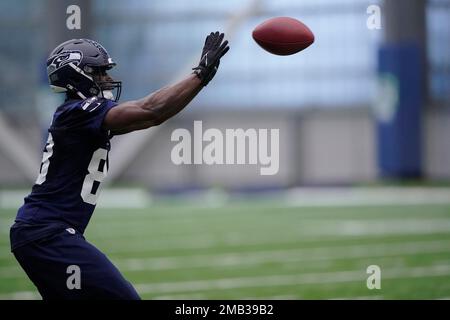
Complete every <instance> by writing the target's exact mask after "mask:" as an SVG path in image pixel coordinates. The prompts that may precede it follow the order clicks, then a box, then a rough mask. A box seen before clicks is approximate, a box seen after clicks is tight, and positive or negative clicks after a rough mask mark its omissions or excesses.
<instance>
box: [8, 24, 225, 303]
mask: <svg viewBox="0 0 450 320" xmlns="http://www.w3.org/2000/svg"><path fill="white" fill-rule="evenodd" d="M228 50H229V46H228V41H226V40H225V41H224V34H223V33H219V32H214V33H211V34H210V35H208V36H207V37H206V41H205V44H204V47H203V52H202V54H201V59H200V62H199V64H198V66H197V67H195V68H193V73H192V74H191V75H189V76H188V77H187V78H185V79H184V80H182V81H180V82H178V83H176V84H174V85H171V86H167V87H164V88H162V89H160V90H158V91H156V92H154V93H152V94H150V95H148V96H146V97H144V98H142V99H139V100H133V101H126V102H122V103H118V102H117V101H118V100H119V97H120V90H121V82H120V81H115V80H113V79H112V78H111V77H110V76H109V75H108V70H110V69H111V68H113V67H114V66H115V65H116V64H115V63H114V61H113V60H112V59H111V57H110V56H109V54H108V52H107V51H106V50H105V48H104V47H103V46H101V45H100V44H99V43H98V42H95V41H92V40H89V39H73V40H69V41H67V42H64V43H62V44H60V45H59V46H58V47H56V48H55V49H54V50H53V52H52V53H51V54H50V56H49V58H48V60H47V72H48V77H49V82H50V86H51V87H52V88H53V89H54V91H56V92H65V93H66V100H65V102H64V103H63V104H62V105H61V106H59V107H58V108H57V109H56V112H55V113H54V116H53V120H52V123H51V125H50V128H49V129H48V139H47V143H46V145H45V147H44V151H43V159H42V163H41V167H40V171H39V176H38V178H37V180H36V183H35V184H34V186H33V188H32V191H31V193H30V194H29V195H28V196H27V197H26V198H25V200H24V204H23V206H22V207H21V208H20V209H19V210H18V213H17V217H16V219H15V223H14V225H13V226H12V227H11V231H10V239H11V250H12V252H13V253H14V256H15V257H16V259H17V261H18V262H19V263H20V265H21V266H22V268H23V269H24V271H25V272H26V274H27V275H28V277H29V278H30V279H31V281H32V282H33V283H34V284H35V286H36V287H37V289H38V290H39V293H40V294H41V295H42V298H43V299H130V300H131V299H139V295H138V294H137V292H136V290H135V289H134V288H133V286H132V285H131V284H130V283H129V282H128V281H127V280H125V278H124V277H123V276H122V275H121V273H120V272H119V270H118V269H117V268H116V267H115V266H114V265H113V264H112V263H111V262H110V261H109V260H108V258H107V257H106V256H105V255H104V254H103V253H102V252H100V251H99V250H98V249H97V248H96V247H94V246H93V245H92V244H90V243H89V242H88V241H86V239H85V238H84V236H83V233H84V231H85V229H86V226H87V225H88V223H89V219H90V218H91V215H92V213H93V211H94V209H95V205H96V203H97V199H98V196H99V190H100V185H101V183H102V181H103V179H104V178H105V176H106V174H107V172H108V167H109V164H108V151H109V150H110V139H111V137H113V136H114V135H119V134H125V133H128V132H132V131H136V130H141V129H146V128H150V127H152V126H157V125H159V124H161V123H163V122H164V121H166V120H167V119H169V118H171V117H172V116H174V115H175V114H177V113H178V112H180V111H181V110H183V108H185V107H186V106H187V105H188V104H189V102H190V101H191V100H192V99H193V98H194V97H195V96H196V95H197V94H198V93H199V92H200V91H201V90H202V88H203V87H205V86H206V85H207V84H208V83H209V82H210V81H211V80H212V79H213V77H214V75H215V74H216V72H217V69H218V67H219V63H220V59H221V58H222V57H223V55H225V54H226V53H227V51H228ZM114 92H115V93H116V94H115V95H114ZM72 275H73V276H76V275H78V276H79V279H78V281H77V280H76V279H74V278H71V276H72Z"/></svg>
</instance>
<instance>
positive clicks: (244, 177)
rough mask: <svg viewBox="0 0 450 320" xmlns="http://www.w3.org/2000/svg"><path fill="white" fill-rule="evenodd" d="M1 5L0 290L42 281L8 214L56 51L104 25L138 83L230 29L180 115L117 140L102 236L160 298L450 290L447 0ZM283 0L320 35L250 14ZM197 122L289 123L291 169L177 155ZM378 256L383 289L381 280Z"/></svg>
mask: <svg viewBox="0 0 450 320" xmlns="http://www.w3.org/2000/svg"><path fill="white" fill-rule="evenodd" d="M70 5H77V6H78V7H79V8H80V10H81V29H80V30H76V29H75V30H69V29H68V28H67V26H66V22H67V19H70V16H71V11H69V13H67V9H68V7H69V6H70ZM377 8H379V9H380V11H379V12H378V11H377ZM378 13H379V17H380V19H381V20H380V23H381V24H380V25H379V26H378V27H373V23H372V24H370V23H369V24H368V20H369V21H372V22H373V21H376V20H377V14H378ZM0 16H1V19H0V26H1V27H0V84H1V85H0V218H1V220H0V228H1V229H0V231H1V241H0V245H1V246H2V247H1V249H0V297H2V298H5V299H11V298H38V297H39V296H38V295H37V293H36V292H35V291H34V289H33V286H32V284H31V283H30V282H29V280H27V278H26V276H25V275H24V274H23V272H22V271H21V270H20V269H19V268H18V266H17V265H16V263H15V261H14V260H13V258H12V256H11V254H10V253H9V248H8V245H9V243H8V232H9V226H10V225H11V223H12V221H13V218H14V215H15V211H16V209H17V208H18V206H20V205H21V202H22V199H23V197H24V196H25V195H26V194H27V193H28V192H29V190H30V188H31V185H32V183H33V182H34V180H35V179H36V177H37V172H38V169H39V165H40V160H41V157H42V147H43V142H44V141H45V140H46V132H47V131H46V130H47V127H48V124H49V123H50V121H51V117H52V114H53V112H54V109H55V108H56V107H57V106H58V104H59V103H60V102H61V101H62V100H63V96H61V95H57V94H54V93H52V92H51V90H50V88H49V87H48V83H47V77H46V71H45V61H46V58H47V56H48V54H49V52H50V51H51V50H52V49H53V48H54V47H55V46H56V45H58V44H59V43H61V42H63V41H65V40H68V39H71V38H77V37H87V38H92V39H94V40H97V41H99V42H100V43H102V44H103V45H104V46H105V47H106V49H107V50H108V51H109V53H110V55H111V56H112V57H113V59H114V60H115V61H116V62H117V67H116V68H115V69H114V70H113V71H112V75H113V77H115V78H117V79H120V80H122V81H123V90H122V98H121V100H122V101H125V100H129V99H137V98H140V97H142V96H144V95H147V94H148V93H150V92H152V91H154V90H156V89H158V88H160V87H162V86H164V85H166V84H169V83H173V82H174V81H176V80H177V79H180V77H183V76H184V75H187V74H188V73H189V72H190V68H192V67H193V66H195V65H196V64H197V62H198V59H199V58H200V57H199V56H200V51H201V48H202V45H203V41H204V38H205V36H206V35H207V34H208V33H209V32H211V31H215V30H221V31H224V32H225V33H226V35H227V37H228V39H229V41H230V45H231V50H230V52H229V54H227V56H226V57H225V58H224V59H223V61H222V62H221V66H220V70H219V72H218V74H217V76H216V78H215V79H214V81H213V82H212V83H211V84H210V85H209V86H208V87H207V88H206V89H205V90H204V91H203V92H202V93H201V94H200V95H199V96H198V97H197V98H196V99H195V100H194V101H193V102H192V103H191V104H190V106H189V107H187V108H186V110H184V111H183V112H182V113H181V114H179V115H177V116H176V117H175V118H173V119H171V120H170V121H168V122H167V123H165V124H163V125H161V126H160V127H157V128H153V129H151V130H148V131H146V132H137V133H132V134H129V135H126V136H121V137H115V138H114V139H113V140H112V154H111V157H110V159H111V166H110V171H109V176H108V181H107V183H106V184H107V185H108V187H107V188H105V189H106V190H104V192H103V194H102V197H100V208H99V210H97V211H98V212H97V213H96V215H94V218H93V220H92V223H91V226H90V227H89V228H88V238H89V239H91V240H92V242H93V243H94V244H96V245H98V246H99V248H100V249H102V250H103V251H105V252H106V253H107V254H108V256H110V257H111V259H112V260H113V261H114V262H115V263H116V264H117V265H118V266H119V268H120V269H121V270H123V272H124V273H125V274H126V276H127V277H128V278H129V279H130V280H131V281H132V282H133V283H134V284H136V285H137V289H138V291H139V292H140V293H141V294H142V295H143V297H144V298H169V299H171V298H231V299H244V298H284V299H290V298H292V299H303V298H306V299H309V298H319V299H322V298H325V299H331V298H445V297H449V296H450V283H449V282H448V281H442V280H443V279H445V277H448V276H450V188H449V186H450V184H449V181H450V41H449V40H450V1H449V0H428V1H426V0H384V1H382V0H378V1H377V0H367V1H366V0H337V1H336V0H314V1H313V0H277V1H275V0H249V1H242V0H239V1H237V0H227V1H225V0H219V1H206V0H191V1H185V0H152V1H143V0H130V1H116V0H109V1H106V0H92V1H89V0H81V1H66V0H63V1H61V0H59V1H57V0H38V1H36V0H33V1H31V0H22V1H12V0H6V1H2V2H1V3H0ZM274 16H290V17H294V18H297V19H299V20H301V21H302V22H304V23H305V24H306V25H307V26H309V27H310V29H311V30H312V31H313V33H314V34H315V43H314V44H313V45H312V46H311V47H309V48H308V49H307V50H305V51H304V52H301V53H299V54H296V55H292V56H287V57H280V56H274V55H271V54H269V53H267V52H265V51H263V50H262V49H261V48H260V47H259V46H258V45H257V44H256V43H255V42H254V41H253V39H252V38H251V32H252V30H253V29H254V28H255V26H256V25H258V24H259V23H261V22H262V21H264V20H266V19H268V18H271V17H274ZM374 19H375V20H374ZM370 26H372V27H370ZM194 120H202V121H203V129H204V130H206V129H207V128H218V129H220V130H225V129H226V128H231V129H233V128H243V129H248V128H255V129H279V130H280V155H279V156H280V170H279V173H278V174H276V175H272V176H261V175H260V174H259V167H258V166H256V165H210V166H208V165H179V166H177V165H175V164H173V163H172V161H171V159H170V153H171V150H172V148H173V146H174V145H175V143H174V142H172V141H171V139H170V137H171V134H172V132H173V130H175V129H177V128H186V129H188V130H189V131H191V132H192V130H193V121H194ZM373 264H375V265H379V266H380V267H381V270H386V279H387V280H386V286H383V287H382V289H381V290H369V289H367V287H366V282H365V281H366V280H365V279H366V277H367V274H366V267H367V266H369V265H373ZM447 279H448V278H447Z"/></svg>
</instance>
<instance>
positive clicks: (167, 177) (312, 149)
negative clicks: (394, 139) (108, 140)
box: [0, 108, 450, 188]
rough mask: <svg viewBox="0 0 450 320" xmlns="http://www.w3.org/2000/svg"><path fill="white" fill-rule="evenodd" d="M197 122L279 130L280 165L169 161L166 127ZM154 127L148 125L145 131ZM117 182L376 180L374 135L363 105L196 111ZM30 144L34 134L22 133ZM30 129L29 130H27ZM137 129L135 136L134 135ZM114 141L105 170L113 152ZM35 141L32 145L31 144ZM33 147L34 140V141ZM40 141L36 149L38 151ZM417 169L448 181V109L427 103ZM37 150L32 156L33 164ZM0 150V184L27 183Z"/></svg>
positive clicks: (158, 137) (162, 132)
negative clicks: (267, 170)
mask: <svg viewBox="0 0 450 320" xmlns="http://www.w3.org/2000/svg"><path fill="white" fill-rule="evenodd" d="M200 119H201V120H203V126H204V130H206V129H207V128H218V129H220V130H224V129H225V128H231V129H232V128H243V129H248V128H255V129H262V128H264V129H275V128H278V129H280V170H279V173H278V174H277V175H274V176H261V175H260V173H259V166H257V165H213V166H208V165H181V166H177V165H174V164H173V163H172V161H171V158H170V152H171V150H172V148H173V146H174V145H175V144H176V143H175V142H172V141H171V139H170V137H171V133H172V131H173V130H175V129H177V128H186V129H188V130H189V131H191V132H192V130H193V121H194V120H200ZM151 130H154V129H151ZM156 130H157V131H156V134H155V136H154V137H153V138H152V139H151V140H150V141H149V143H148V144H147V145H146V146H145V147H144V150H143V151H142V153H141V154H140V155H139V156H138V157H137V158H136V160H135V161H134V162H133V164H132V165H131V166H130V167H129V168H128V169H127V170H126V171H125V172H124V173H123V174H122V175H121V176H120V182H126V183H132V184H136V183H142V184H143V185H146V186H150V187H156V188H180V187H181V188H182V187H188V186H201V187H203V186H229V187H265V186H270V187H289V186H293V185H300V184H341V183H343V184H345V183H354V182H367V181H373V180H375V179H376V177H377V164H376V141H375V139H376V137H375V127H374V123H373V121H372V116H371V114H370V112H369V111H368V110H365V109H361V108H360V109H353V110H352V109H347V110H338V111H336V110H322V111H302V112H298V111H286V110H284V111H282V110H272V111H268V110H265V111H261V112H260V113H255V112H254V109H253V111H251V112H250V111H240V112H231V111H214V110H213V111H209V110H208V111H202V112H200V111H198V112H189V113H183V114H181V115H178V116H177V117H175V118H174V119H172V120H170V121H169V122H167V123H166V124H164V125H162V126H161V127H160V128H158V129H156ZM25 132H26V133H27V134H28V135H30V139H31V140H30V141H39V140H40V139H38V138H36V137H37V136H38V135H39V132H38V130H37V128H36V130H34V131H33V130H31V129H30V128H28V129H27V130H26V131H22V133H25ZM32 132H36V133H35V134H34V135H31V133H32ZM133 134H140V133H133ZM117 139H118V138H114V139H113V142H112V148H113V150H112V153H111V158H110V160H111V161H110V170H114V169H115V167H114V158H115V156H117V152H120V150H116V149H114V147H115V146H116V145H117V143H116V142H115V140H117ZM36 143H37V142H36ZM37 144H38V143H37ZM39 148H40V146H37V147H36V150H38V149H39ZM423 152H424V154H423V161H424V174H425V176H426V177H427V178H429V179H435V180H436V179H445V178H446V179H449V178H450V111H449V110H446V109H444V108H429V110H428V111H427V115H426V117H425V118H424V130H423ZM40 158H41V155H40V154H38V152H37V153H36V163H39V161H40ZM28 183H29V182H27V181H26V179H25V178H24V176H23V175H22V174H21V173H20V171H19V170H18V169H17V168H16V167H15V166H14V163H13V162H11V161H10V160H9V159H8V158H7V157H5V155H3V154H0V186H2V187H8V186H10V185H20V184H28Z"/></svg>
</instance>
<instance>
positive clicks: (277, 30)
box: [252, 17, 314, 56]
mask: <svg viewBox="0 0 450 320" xmlns="http://www.w3.org/2000/svg"><path fill="white" fill-rule="evenodd" d="M252 36H253V39H254V40H255V41H256V43H258V44H259V45H260V46H261V47H262V48H263V49H264V50H266V51H268V52H270V53H273V54H277V55H281V56H287V55H291V54H294V53H297V52H300V51H302V50H304V49H306V48H308V47H309V46H310V45H311V44H312V43H313V42H314V34H313V33H312V32H311V30H310V29H309V28H308V27H307V26H306V25H305V24H303V23H302V22H300V21H298V20H296V19H293V18H289V17H277V18H272V19H269V20H266V21H264V22H263V23H261V24H260V25H258V26H257V27H256V28H255V30H253V34H252Z"/></svg>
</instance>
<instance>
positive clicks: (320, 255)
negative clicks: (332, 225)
mask: <svg viewBox="0 0 450 320" xmlns="http://www.w3.org/2000/svg"><path fill="white" fill-rule="evenodd" d="M444 252H447V253H450V241H420V242H408V243H384V244H367V245H346V246H334V247H333V246H331V247H330V246H327V247H315V248H303V249H284V250H267V251H252V252H248V251H246V252H239V253H226V254H219V255H217V254H202V255H193V256H172V257H157V258H130V259H114V263H115V264H116V265H117V266H118V267H119V269H120V270H122V271H159V270H176V269H187V268H191V269H192V268H214V267H216V268H217V267H233V266H237V267H239V266H248V265H252V266H258V265H262V264H265V263H292V262H308V261H330V260H331V261H332V260H342V259H355V258H373V259H374V261H375V260H376V259H377V258H386V257H397V256H399V257H402V256H407V255H416V254H433V253H444ZM449 265H450V264H449ZM21 276H23V271H22V270H21V269H20V268H19V267H18V266H17V265H14V266H6V267H1V268H0V278H3V279H5V278H14V277H21Z"/></svg>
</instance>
